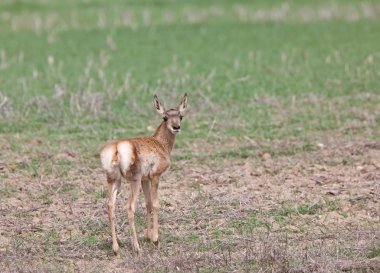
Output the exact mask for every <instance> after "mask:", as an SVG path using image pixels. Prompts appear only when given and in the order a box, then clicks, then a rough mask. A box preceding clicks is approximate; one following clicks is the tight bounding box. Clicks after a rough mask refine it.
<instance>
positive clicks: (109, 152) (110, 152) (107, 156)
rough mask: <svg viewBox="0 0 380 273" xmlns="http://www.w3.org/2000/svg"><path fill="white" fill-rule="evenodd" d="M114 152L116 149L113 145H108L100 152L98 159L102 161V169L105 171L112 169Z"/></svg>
mask: <svg viewBox="0 0 380 273" xmlns="http://www.w3.org/2000/svg"><path fill="white" fill-rule="evenodd" d="M115 153H116V149H115V146H114V145H108V146H106V147H104V148H103V150H102V151H101V152H100V160H101V162H102V166H103V169H105V170H106V171H107V172H112V171H113V167H114V165H115V162H113V160H114V156H115Z"/></svg>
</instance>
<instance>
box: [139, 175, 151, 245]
mask: <svg viewBox="0 0 380 273" xmlns="http://www.w3.org/2000/svg"><path fill="white" fill-rule="evenodd" d="M141 184H142V189H143V192H144V197H145V205H146V231H145V236H146V238H147V239H148V240H151V238H152V233H151V229H150V227H151V225H150V219H151V214H152V198H151V196H150V180H143V181H141Z"/></svg>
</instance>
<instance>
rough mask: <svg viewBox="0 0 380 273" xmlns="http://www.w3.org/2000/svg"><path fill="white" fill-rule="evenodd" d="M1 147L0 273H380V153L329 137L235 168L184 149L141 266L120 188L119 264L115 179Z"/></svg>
mask: <svg viewBox="0 0 380 273" xmlns="http://www.w3.org/2000/svg"><path fill="white" fill-rule="evenodd" d="M247 141H248V142H249V141H250V140H247ZM0 144H1V147H2V150H3V151H4V154H3V155H4V156H3V157H2V158H0V175H1V180H0V183H1V184H0V198H1V202H0V214H1V217H0V271H1V272H58V271H59V272H62V271H63V272H121V271H123V272H151V271H159V272H173V271H180V272H197V271H200V270H203V271H205V272H208V271H213V270H214V271H215V270H216V271H218V272H219V271H221V272H242V271H243V272H244V271H246V272H252V271H255V272H263V271H271V272H339V271H352V272H357V271H365V272H378V270H380V266H379V246H380V205H379V201H380V198H379V197H380V143H379V142H375V141H361V140H355V141H352V140H350V141H348V140H344V139H336V138H325V139H324V141H323V142H321V141H320V142H316V143H315V147H314V148H313V149H311V150H310V151H307V152H296V153H295V154H291V155H274V154H271V152H270V151H269V152H268V151H266V149H262V148H261V146H260V145H258V146H255V145H251V146H250V147H249V149H251V150H252V151H253V152H254V153H255V154H256V156H254V157H252V156H244V157H238V156H233V157H229V158H228V157H218V156H217V155H218V153H215V146H213V145H210V144H207V143H204V144H203V145H204V146H202V147H199V149H202V151H203V154H204V153H206V154H207V153H208V152H209V155H208V156H206V157H205V156H204V155H203V156H199V157H197V156H196V157H195V158H193V159H179V160H176V157H180V156H179V155H180V152H181V150H178V151H177V152H176V153H175V155H174V159H173V166H172V168H171V170H170V171H169V172H168V173H167V174H166V175H165V176H164V177H163V179H162V182H161V184H160V192H159V194H160V200H161V207H162V209H161V212H160V225H161V227H160V240H161V248H160V250H157V249H156V248H155V247H154V246H152V245H150V244H149V243H148V242H147V241H146V240H145V239H144V237H143V234H144V228H145V210H144V209H143V208H144V201H143V196H142V194H141V195H140V199H139V206H138V209H137V229H138V231H139V235H140V241H141V244H142V249H143V251H144V252H143V254H142V256H141V257H135V256H133V255H132V253H131V245H130V242H129V235H128V228H127V225H128V223H127V220H126V218H127V217H126V213H125V211H124V209H123V206H124V204H125V201H126V195H127V191H128V187H127V185H126V183H124V185H122V190H121V193H120V194H119V197H118V203H117V204H118V207H117V216H116V217H117V233H118V238H119V241H120V245H121V250H122V253H121V257H120V258H114V257H113V256H112V249H111V237H110V235H109V233H108V231H109V230H108V217H107V211H106V203H107V192H106V190H107V189H106V184H105V182H106V180H105V177H104V175H103V173H102V171H101V169H100V167H98V165H97V162H96V161H95V160H92V161H91V160H90V161H88V160H87V158H81V157H80V156H78V155H76V154H75V153H74V152H71V151H69V150H64V151H62V152H61V153H59V154H58V155H45V156H44V154H43V153H40V154H38V155H37V156H38V160H37V161H39V162H41V161H43V164H36V163H35V159H36V158H33V155H32V154H30V155H29V156H25V157H24V158H19V157H18V156H17V153H15V152H13V151H12V150H11V148H10V147H9V146H8V144H7V143H6V141H3V142H1V143H0ZM236 144H237V143H236V142H235V143H231V142H229V144H226V145H224V146H223V148H226V149H233V147H234V145H236ZM239 144H241V142H240V143H239ZM288 144H289V143H288V142H273V143H271V145H272V146H273V147H272V148H273V150H276V149H277V148H278V149H280V150H281V149H283V148H284V146H286V145H288ZM293 144H294V143H293ZM293 144H292V145H293ZM37 150H38V149H37ZM218 152H219V150H218ZM199 154H201V153H199ZM248 155H250V154H248ZM214 156H215V157H214ZM227 158H228V159H227ZM57 162H59V164H58V165H57ZM88 162H90V163H88Z"/></svg>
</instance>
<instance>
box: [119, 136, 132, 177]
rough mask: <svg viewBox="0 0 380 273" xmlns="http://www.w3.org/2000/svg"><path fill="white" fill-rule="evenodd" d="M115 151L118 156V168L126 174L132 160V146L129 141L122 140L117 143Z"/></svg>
mask: <svg viewBox="0 0 380 273" xmlns="http://www.w3.org/2000/svg"><path fill="white" fill-rule="evenodd" d="M117 151H118V153H119V158H120V169H121V171H122V173H123V174H126V173H127V172H128V170H129V167H130V166H131V165H132V164H133V162H134V158H133V146H132V144H131V143H130V142H128V141H123V142H120V143H119V144H118V145H117Z"/></svg>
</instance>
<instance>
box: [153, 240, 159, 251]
mask: <svg viewBox="0 0 380 273" xmlns="http://www.w3.org/2000/svg"><path fill="white" fill-rule="evenodd" d="M153 244H154V246H155V247H156V248H157V249H158V250H160V241H158V240H157V241H155V242H153Z"/></svg>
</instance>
